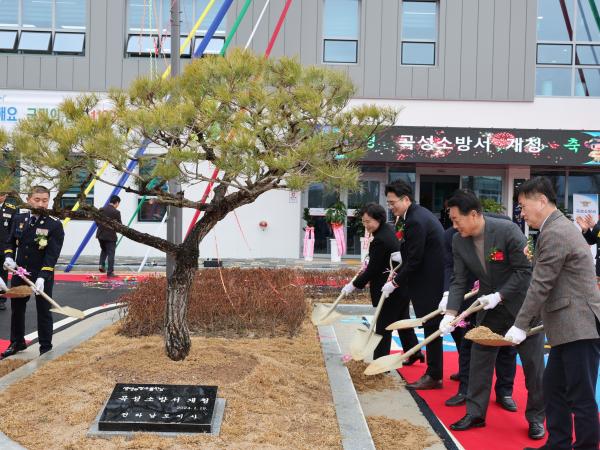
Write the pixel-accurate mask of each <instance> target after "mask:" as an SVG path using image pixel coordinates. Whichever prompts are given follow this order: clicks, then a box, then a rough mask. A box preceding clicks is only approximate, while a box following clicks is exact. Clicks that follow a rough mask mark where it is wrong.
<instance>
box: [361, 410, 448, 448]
mask: <svg viewBox="0 0 600 450" xmlns="http://www.w3.org/2000/svg"><path fill="white" fill-rule="evenodd" d="M367 423H368V425H369V429H370V430H371V436H372V437H373V442H375V447H376V448H377V450H423V449H425V448H427V447H429V446H431V445H433V444H435V443H436V442H439V439H438V438H437V437H434V436H433V435H432V434H431V433H429V431H428V430H427V428H425V427H421V426H419V425H413V424H412V423H410V422H407V421H406V420H396V419H389V418H387V417H381V416H372V417H367Z"/></svg>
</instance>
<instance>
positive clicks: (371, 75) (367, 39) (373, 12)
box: [359, 0, 383, 98]
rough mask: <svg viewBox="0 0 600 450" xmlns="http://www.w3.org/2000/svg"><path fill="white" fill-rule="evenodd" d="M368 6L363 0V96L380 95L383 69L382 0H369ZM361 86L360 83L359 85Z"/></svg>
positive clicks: (360, 59)
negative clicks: (380, 76) (380, 77)
mask: <svg viewBox="0 0 600 450" xmlns="http://www.w3.org/2000/svg"><path fill="white" fill-rule="evenodd" d="M368 1H369V3H368V6H369V7H368V8H367V7H366V5H365V2H364V1H363V2H361V5H362V11H361V13H362V14H361V17H364V18H363V19H361V32H363V33H364V34H363V35H362V36H364V38H363V39H361V40H362V41H363V42H364V50H363V51H362V52H360V55H361V56H362V57H360V56H359V64H361V65H362V67H363V68H364V78H363V82H362V95H361V96H362V97H368V98H374V97H379V74H380V73H381V70H382V64H381V40H382V37H383V36H382V33H381V14H382V9H383V8H382V0H368ZM359 86H360V85H359Z"/></svg>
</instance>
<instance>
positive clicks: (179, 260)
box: [165, 245, 198, 361]
mask: <svg viewBox="0 0 600 450" xmlns="http://www.w3.org/2000/svg"><path fill="white" fill-rule="evenodd" d="M195 247H196V249H197V245H196V246H195ZM192 248H193V247H192ZM188 249H189V247H188ZM193 253H194V252H193V251H191V252H190V251H184V250H183V249H181V251H179V252H178V253H177V254H176V257H175V270H174V271H173V275H171V277H170V278H169V279H168V283H167V307H166V311H165V346H166V352H167V355H168V356H169V358H171V359H172V360H173V361H182V360H184V359H185V358H186V356H187V355H188V354H189V352H190V347H191V341H190V332H189V329H188V326H187V310H188V301H189V297H190V289H191V286H192V281H193V279H194V275H195V274H196V269H197V268H198V254H197V253H198V252H197V250H196V252H195V253H196V254H195V255H194V254H193Z"/></svg>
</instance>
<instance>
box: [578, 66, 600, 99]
mask: <svg viewBox="0 0 600 450" xmlns="http://www.w3.org/2000/svg"><path fill="white" fill-rule="evenodd" d="M575 95H576V96H578V97H600V67H598V68H596V69H577V71H576V72H575Z"/></svg>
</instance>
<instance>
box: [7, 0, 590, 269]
mask: <svg viewBox="0 0 600 450" xmlns="http://www.w3.org/2000/svg"><path fill="white" fill-rule="evenodd" d="M208 3H209V2H208V0H181V18H182V23H181V31H182V41H183V38H184V37H185V35H186V34H187V33H188V31H189V30H190V29H191V28H192V25H193V23H194V22H195V21H196V19H197V17H199V16H200V15H201V13H202V12H203V11H204V9H205V7H206V6H207V4H208ZM243 3H244V2H243V1H241V0H235V1H234V2H233V5H232V7H231V8H230V10H229V11H228V12H227V15H226V17H225V20H224V21H223V22H222V23H221V24H220V25H219V26H218V28H217V32H216V34H215V36H214V37H213V39H212V40H211V41H210V44H209V46H208V48H207V51H208V52H214V53H217V52H219V51H220V49H221V46H222V45H223V42H224V39H225V36H226V34H227V32H228V31H229V30H230V29H231V27H232V25H233V23H234V21H235V19H236V17H237V15H238V13H239V11H240V10H241V8H242V5H243ZM284 3H285V2H284V0H272V1H270V2H269V4H268V7H267V9H266V10H265V13H264V14H261V13H262V11H263V7H264V5H265V1H264V0H254V1H252V3H251V6H250V9H249V11H248V13H247V15H246V16H245V18H244V20H243V21H242V22H241V24H240V27H239V29H238V31H237V32H236V34H235V35H234V39H233V41H232V46H237V47H245V46H246V45H248V46H249V48H251V49H252V50H253V51H255V52H256V53H264V51H265V49H266V47H267V44H268V40H269V38H270V36H271V34H272V32H273V30H274V29H275V27H276V23H277V21H278V19H279V16H280V13H281V11H282V9H283V6H284ZM222 4H223V1H222V0H217V1H216V2H215V4H214V6H213V7H212V9H211V10H210V11H209V13H208V14H207V15H206V18H205V20H204V22H203V24H202V25H201V26H200V28H199V30H198V32H197V33H196V34H195V36H194V39H193V40H192V42H191V45H190V46H189V47H188V48H187V49H186V51H185V52H184V55H183V58H182V64H183V65H185V64H186V63H187V62H188V61H189V56H190V55H191V53H192V50H193V49H195V48H196V47H197V46H198V45H199V43H200V40H201V39H202V37H203V36H204V33H206V30H207V28H208V26H209V25H210V23H211V22H212V19H213V18H214V17H215V16H216V14H217V11H218V9H219V8H220V6H221V5H222ZM43 5H44V6H40V3H39V2H35V1H33V0H13V1H12V2H3V3H2V4H0V124H2V125H3V126H6V127H10V126H11V124H13V123H14V122H15V120H16V119H18V118H20V117H25V116H26V115H27V114H31V113H32V112H34V111H35V110H36V109H38V108H48V109H49V110H50V111H52V110H53V108H55V107H56V105H57V104H58V103H59V102H60V100H61V99H62V98H64V97H65V96H69V95H75V94H77V93H79V92H89V91H91V92H98V93H103V92H106V91H107V90H108V89H110V88H111V87H123V88H124V87H127V86H128V84H129V83H130V82H131V81H132V80H133V79H135V78H136V77H137V76H140V75H149V74H152V73H161V72H162V71H163V70H164V69H165V68H166V67H167V65H168V57H169V54H170V47H169V45H170V37H169V36H170V25H169V5H170V1H169V0H93V1H92V0H68V1H67V0H61V1H59V0H49V1H47V2H43ZM599 9H600V0H537V1H536V0H506V1H493V0H452V1H444V0H438V1H429V0H411V1H402V0H368V1H367V0H295V1H293V2H292V3H291V7H290V9H289V12H288V14H287V17H286V19H285V22H284V25H283V28H282V29H281V33H280V34H279V37H278V39H277V41H276V42H275V46H274V47H273V51H272V53H271V57H278V56H281V55H286V56H293V57H297V58H298V59H299V60H300V61H301V62H302V63H303V64H306V65H326V66H328V67H331V68H333V69H336V70H341V71H344V72H346V73H347V74H348V75H349V76H350V77H351V78H352V80H353V81H354V82H355V85H356V94H355V97H354V99H353V100H352V104H360V103H376V104H382V105H383V104H385V105H391V106H394V107H396V108H403V109H402V112H401V113H400V114H399V116H398V121H397V124H396V127H394V128H393V129H391V130H388V131H387V132H386V133H385V134H384V135H382V136H378V137H377V138H376V139H374V140H373V141H372V142H369V144H368V153H367V156H366V157H365V158H364V160H363V161H362V162H361V168H362V180H361V184H362V191H360V192H339V193H333V192H329V191H327V189H326V188H325V187H324V186H322V185H314V186H311V187H310V188H309V189H308V190H307V191H306V192H302V193H295V192H287V191H280V192H272V193H269V194H266V195H264V196H263V197H261V198H260V199H259V200H258V201H257V202H256V203H255V204H253V205H249V206H246V207H244V208H241V209H240V210H239V211H238V212H237V214H236V215H235V216H234V215H230V216H231V217H229V216H228V217H227V218H226V220H225V221H224V222H223V223H222V224H220V225H219V226H218V227H217V228H216V229H215V231H214V233H211V235H209V236H208V237H207V238H206V239H205V240H204V242H203V243H202V246H201V255H202V256H203V257H217V256H218V257H221V258H248V257H254V258H262V257H279V258H297V257H299V256H301V252H302V236H303V231H302V229H303V226H304V225H305V223H304V221H303V219H302V218H303V213H304V209H305V208H308V210H307V213H308V214H310V215H311V216H313V220H315V221H316V238H317V242H316V247H315V252H316V253H317V254H322V255H326V254H328V253H329V251H330V244H329V242H330V241H329V237H330V235H331V233H330V230H329V228H328V227H327V226H326V224H325V223H324V219H323V215H324V212H325V209H326V208H327V207H328V206H330V205H331V203H332V202H333V201H335V200H336V199H337V198H340V199H341V200H342V201H343V202H344V203H345V204H346V205H347V206H348V221H347V229H346V234H347V240H348V251H349V253H350V254H358V253H359V251H360V249H359V245H358V238H359V235H358V234H357V233H358V232H357V229H358V227H357V226H356V219H355V218H354V217H353V214H354V211H355V209H356V208H358V207H360V206H361V205H362V204H364V203H366V202H368V201H378V202H380V203H382V204H383V202H384V193H383V187H384V185H385V183H387V182H389V181H391V180H394V179H397V178H403V179H405V180H407V181H409V182H411V183H413V185H414V188H415V195H416V199H417V201H418V202H420V203H421V204H423V205H424V206H426V207H428V208H430V209H431V210H432V211H433V212H434V213H436V214H439V213H440V211H441V209H442V207H443V200H444V198H445V196H447V195H448V194H449V193H450V192H451V191H452V190H454V189H456V188H458V187H469V188H472V189H474V190H475V191H476V192H478V193H479V194H480V195H481V196H482V197H483V198H488V199H490V200H494V201H495V202H497V203H500V204H502V205H503V206H504V208H505V211H507V213H508V214H512V213H513V212H515V211H514V201H513V194H514V190H515V186H518V183H519V182H520V181H521V180H524V179H527V178H529V177H531V176H533V175H537V174H544V175H548V176H550V177H551V178H552V180H553V181H554V183H555V186H556V188H557V190H558V193H559V197H560V198H559V206H561V207H562V208H564V209H565V210H567V211H568V210H570V209H571V208H572V195H573V193H598V192H600V165H597V164H596V162H597V161H599V160H600V158H594V155H595V153H593V152H594V151H595V150H597V149H598V147H599V146H600V144H599V143H598V139H597V137H598V136H600V132H599V131H598V130H600V123H599V122H600V120H599V117H600V15H599V14H598V10H599ZM261 17H262V20H260V22H259V19H260V18H261ZM256 25H257V26H256ZM255 26H256V31H255V33H254V35H253V38H252V40H251V41H249V38H250V36H251V35H252V31H253V30H254V29H255ZM590 155H591V156H590ZM139 170H145V169H144V168H140V169H139ZM208 170H209V169H208V168H207V171H208ZM113 176H114V177H115V178H116V177H118V174H116V173H115V174H113ZM193 189H197V190H198V192H191V195H192V196H194V195H197V196H198V197H200V196H201V194H202V192H201V191H202V189H203V188H202V186H200V187H197V188H193ZM110 190H111V189H110V188H109V187H103V186H96V187H95V188H94V191H93V195H91V196H90V201H93V202H94V204H96V205H98V206H99V205H102V204H103V203H104V201H105V200H106V197H107V196H108V194H109V191H110ZM137 202H138V199H137V198H129V197H124V201H123V205H122V210H123V213H122V215H123V217H124V218H128V217H129V216H130V215H131V214H133V212H134V211H135V209H136V206H137ZM162 214H163V211H162V210H161V209H160V208H157V207H156V206H155V205H154V206H153V205H152V204H151V203H149V204H148V206H146V207H144V208H143V210H142V211H141V212H140V213H139V214H138V215H137V217H135V218H134V222H133V226H135V227H136V228H138V229H140V230H143V231H146V232H152V233H156V234H159V235H165V233H166V230H165V226H164V225H163V226H162V227H161V225H160V219H161V218H162ZM192 214H193V211H185V213H184V230H185V228H186V227H187V224H188V222H189V220H190V219H191V216H192ZM263 221H264V222H266V223H267V227H266V228H265V227H260V226H259V223H260V222H263ZM89 225H90V224H89V222H85V221H77V222H74V223H72V224H70V225H69V227H68V228H67V230H66V231H67V236H68V239H67V240H66V244H65V248H64V250H63V253H64V254H67V255H68V254H73V253H74V251H75V249H76V248H77V245H78V240H79V239H78V238H79V237H80V236H82V235H83V234H85V231H87V228H88V227H89ZM69 237H72V238H71V239H70V238H69ZM98 251H99V250H98V248H96V245H95V243H93V244H92V245H89V246H88V247H87V248H86V250H85V252H84V254H96V253H97V252H98ZM146 251H147V249H146V248H144V247H143V246H141V245H139V244H136V243H133V242H128V241H127V240H125V241H124V243H123V244H122V246H121V247H120V248H119V250H118V252H117V255H118V254H119V253H122V254H126V255H139V256H141V255H144V254H145V253H146ZM152 255H158V252H155V251H154V250H152V251H151V256H152Z"/></svg>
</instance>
